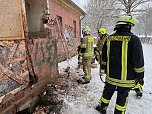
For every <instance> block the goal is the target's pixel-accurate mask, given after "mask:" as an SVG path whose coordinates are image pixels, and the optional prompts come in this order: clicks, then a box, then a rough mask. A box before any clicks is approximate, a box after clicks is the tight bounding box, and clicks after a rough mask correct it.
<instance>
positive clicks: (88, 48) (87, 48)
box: [80, 36, 94, 57]
mask: <svg viewBox="0 0 152 114" xmlns="http://www.w3.org/2000/svg"><path fill="white" fill-rule="evenodd" d="M93 44H94V38H92V37H91V36H85V37H84V38H82V43H81V44H80V47H81V50H84V51H83V52H82V57H92V56H94V48H93Z"/></svg>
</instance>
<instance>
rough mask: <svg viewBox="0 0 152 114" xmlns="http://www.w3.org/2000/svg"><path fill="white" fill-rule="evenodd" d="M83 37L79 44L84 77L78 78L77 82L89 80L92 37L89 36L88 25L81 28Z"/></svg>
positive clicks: (92, 49)
mask: <svg viewBox="0 0 152 114" xmlns="http://www.w3.org/2000/svg"><path fill="white" fill-rule="evenodd" d="M82 34H83V38H82V41H81V44H80V46H79V48H80V53H81V56H82V65H83V71H84V79H83V80H81V79H80V80H78V83H81V84H87V83H89V82H90V80H91V61H92V58H93V56H94V48H93V44H94V38H93V37H91V36H90V34H91V31H90V28H89V27H88V26H85V27H84V28H83V29H82Z"/></svg>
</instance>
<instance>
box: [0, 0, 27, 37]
mask: <svg viewBox="0 0 152 114" xmlns="http://www.w3.org/2000/svg"><path fill="white" fill-rule="evenodd" d="M23 38H24V32H23V23H22V15H21V1H20V0H0V40H15V39H23Z"/></svg>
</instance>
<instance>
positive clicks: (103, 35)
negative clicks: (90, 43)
mask: <svg viewBox="0 0 152 114" xmlns="http://www.w3.org/2000/svg"><path fill="white" fill-rule="evenodd" d="M107 36H108V35H107V33H106V29H105V28H100V29H99V30H98V37H99V38H98V41H97V45H96V48H95V56H96V60H97V61H98V63H100V62H99V61H100V56H101V54H102V47H103V44H104V42H105V40H106V37H107Z"/></svg>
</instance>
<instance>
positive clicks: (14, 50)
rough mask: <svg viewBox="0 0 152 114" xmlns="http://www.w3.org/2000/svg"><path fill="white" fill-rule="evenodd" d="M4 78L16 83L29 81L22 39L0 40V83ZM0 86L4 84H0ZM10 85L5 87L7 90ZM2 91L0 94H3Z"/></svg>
mask: <svg viewBox="0 0 152 114" xmlns="http://www.w3.org/2000/svg"><path fill="white" fill-rule="evenodd" d="M6 79H7V80H12V83H13V80H14V81H15V82H14V83H16V84H17V83H18V84H26V83H28V82H29V79H28V70H27V61H26V52H25V42H24V41H23V40H16V41H0V83H3V80H5V81H6ZM7 84H8V83H7ZM18 84H17V85H18ZM14 86H15V85H14ZM0 87H1V88H2V87H4V86H2V84H1V86H0ZM11 87H13V86H8V87H6V90H7V92H9V90H11V89H10V88H11ZM17 87H18V86H17ZM13 89H15V88H13ZM1 90H2V89H1ZM6 90H5V91H6ZM2 93H3V92H2V91H1V95H3V94H2ZM4 93H6V92H4Z"/></svg>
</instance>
